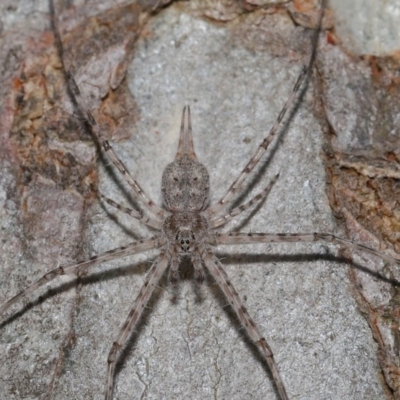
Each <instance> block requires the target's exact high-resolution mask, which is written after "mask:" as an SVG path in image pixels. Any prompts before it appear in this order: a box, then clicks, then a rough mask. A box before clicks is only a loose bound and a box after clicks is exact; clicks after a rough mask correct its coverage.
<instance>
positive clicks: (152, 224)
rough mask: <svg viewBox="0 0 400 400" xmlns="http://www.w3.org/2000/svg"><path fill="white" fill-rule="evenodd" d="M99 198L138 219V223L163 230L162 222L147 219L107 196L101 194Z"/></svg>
mask: <svg viewBox="0 0 400 400" xmlns="http://www.w3.org/2000/svg"><path fill="white" fill-rule="evenodd" d="M99 196H100V197H101V198H102V199H103V200H104V201H105V202H106V203H107V204H109V205H110V206H112V207H114V208H116V209H117V210H120V211H122V212H123V213H125V214H128V215H130V216H131V217H133V218H135V219H137V220H138V221H140V222H142V223H144V224H145V225H147V226H150V227H152V228H155V229H158V230H160V229H161V226H162V222H161V221H159V220H158V219H155V218H150V217H146V216H145V215H142V214H141V213H140V212H138V211H136V210H133V209H132V208H128V207H125V206H122V205H121V204H119V203H117V202H116V201H114V200H112V199H110V198H108V197H107V196H104V194H102V193H99Z"/></svg>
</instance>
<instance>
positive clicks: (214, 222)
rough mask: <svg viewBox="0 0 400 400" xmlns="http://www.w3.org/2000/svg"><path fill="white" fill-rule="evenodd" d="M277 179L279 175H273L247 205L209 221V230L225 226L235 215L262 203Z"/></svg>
mask: <svg viewBox="0 0 400 400" xmlns="http://www.w3.org/2000/svg"><path fill="white" fill-rule="evenodd" d="M278 178H279V174H277V175H275V176H274V178H273V179H272V181H271V182H270V183H269V184H268V186H267V187H265V188H264V190H263V191H262V192H260V193H258V194H257V195H256V196H254V197H253V198H252V199H251V200H250V201H248V202H247V203H245V204H242V205H241V206H239V207H235V208H234V209H232V210H231V211H230V212H229V213H228V214H225V215H223V216H222V217H217V218H213V219H211V221H210V228H211V229H215V228H218V227H219V226H221V225H225V224H226V223H227V222H228V221H230V220H231V219H232V218H234V217H236V216H237V215H239V214H241V213H242V212H244V211H246V210H247V209H249V208H250V207H252V206H253V205H254V204H257V203H260V202H261V201H263V200H264V199H265V198H266V197H267V195H268V193H269V192H270V191H271V189H272V186H273V185H274V184H275V182H276V181H277V179H278Z"/></svg>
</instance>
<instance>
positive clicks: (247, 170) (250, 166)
mask: <svg viewBox="0 0 400 400" xmlns="http://www.w3.org/2000/svg"><path fill="white" fill-rule="evenodd" d="M325 3H326V0H322V2H321V8H320V14H319V18H318V24H317V29H316V30H315V31H314V35H313V37H312V41H311V43H312V50H311V53H310V56H309V58H308V61H307V63H306V64H304V65H303V67H302V70H301V72H300V75H299V76H298V78H297V80H296V83H295V84H294V86H293V89H292V93H291V95H290V97H289V98H288V100H286V103H285V104H284V106H283V108H282V110H281V112H280V113H279V116H278V118H277V120H276V121H275V123H274V125H273V126H272V128H271V129H270V131H269V133H268V135H267V136H266V137H265V138H264V140H263V141H262V143H261V144H260V145H259V147H258V149H257V151H256V153H255V154H254V155H253V157H251V159H250V161H249V162H248V163H247V165H246V166H245V167H244V169H243V170H242V172H241V173H240V175H239V176H238V178H237V179H236V180H235V181H234V182H233V183H232V184H231V186H230V187H229V189H228V191H227V192H226V194H225V195H224V196H223V197H222V198H221V199H220V200H219V201H218V202H217V203H216V204H214V205H213V206H211V207H210V208H209V209H208V210H207V211H206V213H207V214H206V215H207V216H208V218H212V216H214V215H216V214H217V213H218V212H220V211H221V210H222V209H224V208H225V207H227V206H229V204H231V202H232V201H233V197H234V196H240V194H241V193H242V191H243V190H244V189H245V186H244V182H245V180H246V179H247V178H248V177H249V176H250V175H251V173H252V171H253V170H254V168H255V167H256V166H257V165H258V163H259V161H260V160H261V158H262V156H263V155H264V154H265V153H266V151H267V149H268V147H269V145H270V144H271V142H272V141H273V140H275V141H278V140H279V139H280V137H281V136H282V134H283V130H282V129H280V128H281V126H282V120H283V118H284V117H285V115H286V113H287V111H288V110H291V109H293V108H294V107H296V105H297V99H298V95H299V90H300V88H302V87H305V83H306V82H307V81H308V77H309V75H310V71H311V68H312V65H313V63H314V58H315V54H316V51H317V43H318V36H319V32H320V30H321V24H322V16H323V11H324V8H325ZM303 84H304V85H303ZM291 114H292V112H289V113H288V115H289V116H290V115H291Z"/></svg>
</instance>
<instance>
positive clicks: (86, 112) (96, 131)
mask: <svg viewBox="0 0 400 400" xmlns="http://www.w3.org/2000/svg"><path fill="white" fill-rule="evenodd" d="M50 15H51V24H52V28H53V32H54V39H55V43H56V46H57V48H58V51H59V56H60V61H61V65H62V69H63V70H64V71H65V78H66V83H67V87H68V91H69V94H70V96H71V98H72V102H73V104H74V106H75V107H76V109H77V110H78V112H79V113H80V114H81V115H82V116H83V118H84V119H85V121H86V122H87V123H88V124H89V126H90V128H91V131H92V133H93V135H94V136H95V138H96V140H97V141H98V143H99V144H100V145H101V147H102V148H103V151H104V153H105V155H106V156H107V158H108V159H109V160H110V161H111V162H112V164H113V165H114V166H115V167H116V168H117V169H118V171H119V172H120V173H121V175H122V176H123V177H124V179H125V181H126V182H127V184H128V185H129V186H130V187H131V188H132V190H133V192H134V194H135V196H136V198H137V200H139V201H140V202H141V203H142V204H143V205H144V207H145V208H146V209H147V210H148V211H150V212H151V213H153V214H154V215H157V216H158V217H161V218H164V217H165V212H164V210H163V209H162V208H161V207H159V206H158V205H157V204H155V203H154V202H153V201H152V200H151V199H150V198H149V197H148V196H147V194H146V193H145V192H144V191H143V189H142V188H141V186H140V185H139V184H138V183H137V182H136V181H135V180H134V179H133V177H132V175H131V174H130V173H129V171H128V170H127V168H126V167H125V165H124V164H123V162H122V161H121V160H120V159H119V157H118V156H117V154H116V153H115V151H114V149H113V148H112V147H111V145H110V143H109V142H108V140H107V139H105V138H104V136H103V134H102V132H101V129H100V127H99V126H98V125H97V122H96V120H95V119H94V117H93V115H92V113H91V111H90V108H89V107H88V105H87V104H86V101H85V98H84V97H83V96H82V94H81V92H80V90H79V87H78V85H77V83H76V81H75V78H74V77H73V75H72V74H71V72H70V71H68V69H67V66H66V65H65V61H64V47H63V44H62V40H61V35H60V31H59V29H58V21H57V18H56V15H55V10H54V4H53V1H50Z"/></svg>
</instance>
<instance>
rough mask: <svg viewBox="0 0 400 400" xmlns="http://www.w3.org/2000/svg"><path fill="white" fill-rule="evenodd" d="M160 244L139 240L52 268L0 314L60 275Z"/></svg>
mask: <svg viewBox="0 0 400 400" xmlns="http://www.w3.org/2000/svg"><path fill="white" fill-rule="evenodd" d="M159 242H160V239H159V238H155V237H153V238H151V239H147V240H141V241H138V242H133V243H131V244H129V245H128V246H124V247H119V248H117V249H113V250H109V251H106V252H105V253H102V254H99V255H96V256H93V257H92V258H91V259H90V260H87V261H82V262H80V263H78V264H74V265H69V266H66V267H63V266H60V267H57V268H54V269H52V270H50V271H49V272H47V273H46V274H44V275H43V276H42V277H41V278H40V279H39V280H37V281H36V282H34V283H32V285H30V286H28V287H27V288H26V289H24V290H23V291H22V292H20V293H18V294H17V295H15V296H14V297H12V298H11V299H10V300H8V301H7V302H6V303H4V304H3V305H1V306H0V314H2V313H3V312H4V311H5V310H7V309H8V308H9V307H11V306H12V305H13V304H14V303H16V302H17V301H18V300H20V299H22V298H24V297H26V296H28V295H29V294H31V293H34V292H35V291H36V290H37V289H39V288H40V287H42V286H43V285H45V284H46V283H48V282H51V281H52V280H53V279H55V278H57V277H59V276H62V275H70V274H73V273H74V272H75V271H79V270H82V269H84V268H88V267H94V266H95V265H98V264H100V263H102V262H105V261H111V260H115V259H116V258H121V257H126V256H129V255H132V254H136V253H140V252H142V251H146V250H151V249H154V248H156V247H158V245H159Z"/></svg>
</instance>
